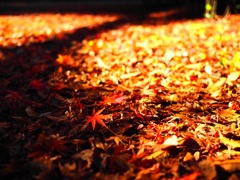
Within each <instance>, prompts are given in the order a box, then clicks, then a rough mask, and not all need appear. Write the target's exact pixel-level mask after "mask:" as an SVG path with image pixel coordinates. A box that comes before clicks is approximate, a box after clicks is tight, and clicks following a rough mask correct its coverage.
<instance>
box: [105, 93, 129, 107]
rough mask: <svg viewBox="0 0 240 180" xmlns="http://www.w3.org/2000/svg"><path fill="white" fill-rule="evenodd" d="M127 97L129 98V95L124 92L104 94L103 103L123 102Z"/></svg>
mask: <svg viewBox="0 0 240 180" xmlns="http://www.w3.org/2000/svg"><path fill="white" fill-rule="evenodd" d="M126 98H127V96H124V95H123V93H120V94H112V95H110V96H103V97H102V99H103V102H102V103H103V104H105V105H111V104H118V103H122V102H123V101H124V100H125V99H126Z"/></svg>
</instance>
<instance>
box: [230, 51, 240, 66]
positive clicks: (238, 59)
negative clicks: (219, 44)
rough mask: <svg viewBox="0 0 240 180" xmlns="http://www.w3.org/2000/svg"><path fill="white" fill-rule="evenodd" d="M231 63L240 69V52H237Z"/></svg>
mask: <svg viewBox="0 0 240 180" xmlns="http://www.w3.org/2000/svg"><path fill="white" fill-rule="evenodd" d="M231 65H232V66H233V67H235V68H237V69H240V52H236V54H235V55H234V57H233V61H232V64H231Z"/></svg>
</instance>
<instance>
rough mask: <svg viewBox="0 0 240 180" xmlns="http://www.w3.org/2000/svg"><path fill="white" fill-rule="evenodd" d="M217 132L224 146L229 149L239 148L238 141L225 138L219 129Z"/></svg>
mask: <svg viewBox="0 0 240 180" xmlns="http://www.w3.org/2000/svg"><path fill="white" fill-rule="evenodd" d="M218 133H219V138H220V142H221V143H222V144H224V145H225V146H228V147H231V149H236V148H240V141H238V140H234V139H230V138H227V137H225V136H223V134H222V133H221V132H220V131H218Z"/></svg>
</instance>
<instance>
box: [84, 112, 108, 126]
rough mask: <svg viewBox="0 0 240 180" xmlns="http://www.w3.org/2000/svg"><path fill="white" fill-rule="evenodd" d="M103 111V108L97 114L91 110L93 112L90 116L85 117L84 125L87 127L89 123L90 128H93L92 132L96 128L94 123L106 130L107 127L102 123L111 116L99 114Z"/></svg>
mask: <svg viewBox="0 0 240 180" xmlns="http://www.w3.org/2000/svg"><path fill="white" fill-rule="evenodd" d="M103 110H104V108H103V109H100V110H98V111H97V112H95V109H93V111H92V116H88V117H87V121H86V123H85V125H88V124H89V123H90V122H91V124H92V128H93V130H94V129H95V127H96V122H97V123H99V124H100V125H102V126H104V127H106V128H107V125H106V124H105V123H104V121H103V120H105V119H109V118H111V115H109V114H107V115H103V114H101V112H102V111H103Z"/></svg>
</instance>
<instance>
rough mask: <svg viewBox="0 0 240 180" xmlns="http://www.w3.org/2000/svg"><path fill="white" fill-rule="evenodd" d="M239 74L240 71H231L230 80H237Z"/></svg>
mask: <svg viewBox="0 0 240 180" xmlns="http://www.w3.org/2000/svg"><path fill="white" fill-rule="evenodd" d="M239 76H240V71H235V72H231V73H230V74H229V75H228V80H230V81H236V80H237V79H238V77H239Z"/></svg>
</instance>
